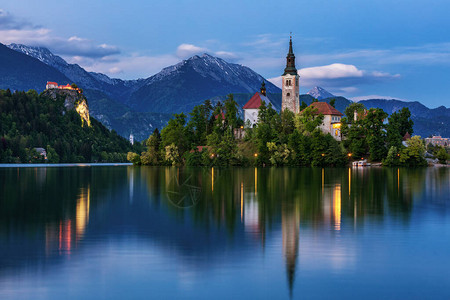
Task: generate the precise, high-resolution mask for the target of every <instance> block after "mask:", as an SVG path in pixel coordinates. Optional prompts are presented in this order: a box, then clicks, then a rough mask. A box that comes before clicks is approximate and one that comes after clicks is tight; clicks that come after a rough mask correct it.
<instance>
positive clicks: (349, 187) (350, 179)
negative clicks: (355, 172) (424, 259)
mask: <svg viewBox="0 0 450 300" xmlns="http://www.w3.org/2000/svg"><path fill="white" fill-rule="evenodd" d="M351 191H352V172H351V168H348V195H349V196H350V192H351Z"/></svg>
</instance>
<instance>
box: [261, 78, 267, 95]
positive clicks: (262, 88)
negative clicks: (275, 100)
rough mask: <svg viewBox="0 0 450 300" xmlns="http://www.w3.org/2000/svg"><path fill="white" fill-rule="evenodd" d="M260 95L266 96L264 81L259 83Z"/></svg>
mask: <svg viewBox="0 0 450 300" xmlns="http://www.w3.org/2000/svg"><path fill="white" fill-rule="evenodd" d="M261 94H262V95H264V96H266V83H265V82H264V80H263V82H262V83H261Z"/></svg>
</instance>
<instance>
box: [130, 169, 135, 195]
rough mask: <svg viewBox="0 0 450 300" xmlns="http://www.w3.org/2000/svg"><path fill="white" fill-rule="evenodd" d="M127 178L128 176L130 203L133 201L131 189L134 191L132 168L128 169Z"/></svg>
mask: <svg viewBox="0 0 450 300" xmlns="http://www.w3.org/2000/svg"><path fill="white" fill-rule="evenodd" d="M129 170H130V169H129ZM129 178H130V203H132V202H133V191H134V172H133V170H132V169H131V171H130V176H129Z"/></svg>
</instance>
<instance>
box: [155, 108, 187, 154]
mask: <svg viewBox="0 0 450 300" xmlns="http://www.w3.org/2000/svg"><path fill="white" fill-rule="evenodd" d="M185 124H186V115H185V114H183V113H181V114H174V117H173V118H172V119H170V120H169V122H168V124H167V126H166V127H164V128H163V130H161V146H162V147H163V148H164V149H166V147H167V146H169V145H172V144H173V145H175V146H176V148H177V150H178V151H180V152H181V153H184V152H185V151H186V150H189V148H190V144H189V140H192V139H191V138H190V136H189V133H188V131H187V130H186V127H185V126H184V125H185ZM170 149H172V148H170Z"/></svg>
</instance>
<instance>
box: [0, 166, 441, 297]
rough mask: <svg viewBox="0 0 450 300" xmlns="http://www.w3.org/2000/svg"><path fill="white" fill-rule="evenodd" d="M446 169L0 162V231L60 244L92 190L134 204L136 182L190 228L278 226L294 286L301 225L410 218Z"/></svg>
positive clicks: (249, 231) (83, 227)
mask: <svg viewBox="0 0 450 300" xmlns="http://www.w3.org/2000/svg"><path fill="white" fill-rule="evenodd" d="M442 170H444V171H442ZM447 170H448V168H443V169H430V168H429V169H414V170H411V169H389V168H343V169H320V168H231V169H220V168H214V169H212V168H175V167H167V168H165V167H129V168H127V169H126V171H125V170H124V169H120V168H119V169H114V168H97V169H96V168H84V169H82V168H74V169H72V170H71V169H67V168H66V169H59V168H54V169H32V168H31V169H19V170H17V169H3V170H0V172H1V173H0V176H2V179H3V178H4V179H5V180H1V181H0V188H1V189H2V195H5V196H6V197H3V198H2V199H0V208H1V209H0V231H1V232H4V233H5V234H6V236H7V235H8V234H12V235H15V234H17V228H20V231H21V234H22V233H23V232H36V231H37V232H40V234H41V235H42V236H43V240H46V243H47V244H46V247H42V248H43V249H44V248H45V249H46V251H50V252H52V253H55V251H54V250H55V249H57V250H58V251H59V250H61V251H62V252H63V253H64V252H65V251H66V250H67V249H73V247H74V245H76V244H77V242H78V241H79V240H80V239H81V238H82V237H83V236H84V235H85V234H86V232H87V229H88V227H89V226H90V223H89V222H90V213H91V212H92V211H95V210H96V207H98V206H99V205H100V204H101V203H99V199H103V200H102V201H105V199H109V198H108V197H109V196H108V195H112V194H114V193H116V192H118V193H123V191H124V190H125V191H128V190H129V198H130V201H125V202H126V203H125V204H123V205H128V206H131V205H134V204H135V202H133V203H132V199H133V198H136V197H137V196H139V197H141V198H142V193H139V190H142V189H145V190H144V193H147V194H148V201H149V204H150V206H151V207H155V208H158V210H157V212H158V213H159V214H168V215H170V216H171V217H174V218H175V220H182V221H185V220H188V222H192V225H193V227H194V229H193V230H194V236H195V231H196V232H197V233H199V232H208V233H211V234H213V233H214V232H215V231H217V230H218V229H221V228H223V229H224V231H226V232H228V235H229V238H230V239H236V237H237V236H242V235H243V236H244V237H245V240H249V239H252V240H255V241H259V242H258V243H260V244H258V245H260V246H261V247H264V245H265V241H266V235H267V236H269V237H270V234H273V233H277V234H278V232H280V227H281V232H280V234H281V235H282V242H283V256H284V259H285V263H286V272H287V277H288V284H289V287H290V290H292V288H293V285H294V278H295V273H296V272H295V270H296V267H297V264H298V253H299V247H300V244H299V235H300V226H302V227H310V228H312V230H322V229H326V230H328V229H331V230H332V232H337V231H342V230H348V228H349V227H351V228H352V230H353V228H358V226H361V225H363V224H364V220H365V219H366V218H369V217H370V218H371V220H373V219H376V220H379V221H380V222H381V221H382V219H383V218H384V217H385V216H391V217H394V218H400V219H403V220H409V218H410V215H411V211H412V206H413V205H414V199H415V197H416V196H415V195H418V194H419V193H421V192H422V190H423V189H424V187H425V183H426V181H427V179H428V178H432V180H431V181H432V184H430V185H428V184H427V185H426V188H427V189H432V191H431V192H435V193H441V192H440V191H438V190H439V189H442V187H447V189H448V177H449V175H448V171H447ZM124 171H125V172H124ZM17 172H18V173H19V174H18V175H17V174H16V173H17ZM19 177H20V180H17V178H19ZM124 179H125V180H124ZM446 180H447V181H446ZM24 186H26V187H27V188H23V187H24ZM127 193H128V192H127ZM447 194H448V190H447ZM159 208H164V209H159ZM180 208H182V209H180ZM300 220H301V222H300ZM147 221H148V220H147ZM104 222H107V220H105V221H104ZM178 226H183V223H182V222H180V223H179V224H178ZM14 228H15V229H14ZM199 236H201V235H199ZM174 238H178V237H174ZM245 240H244V241H245ZM224 243H226V242H224ZM68 245H70V247H69V246H68ZM196 245H197V246H204V245H202V244H196ZM207 246H208V245H207ZM30 249H31V248H30ZM33 249H37V247H34V248H33ZM33 251H36V250H33ZM58 251H56V252H58ZM206 251H207V250H206ZM211 251H212V250H211ZM66 253H67V251H66ZM216 254H217V253H216ZM211 255H214V253H211Z"/></svg>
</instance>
